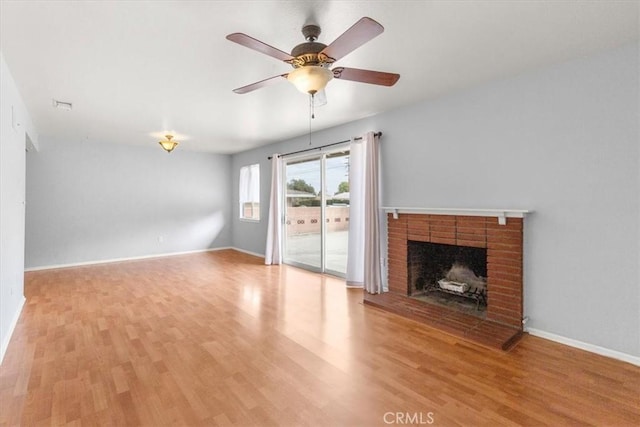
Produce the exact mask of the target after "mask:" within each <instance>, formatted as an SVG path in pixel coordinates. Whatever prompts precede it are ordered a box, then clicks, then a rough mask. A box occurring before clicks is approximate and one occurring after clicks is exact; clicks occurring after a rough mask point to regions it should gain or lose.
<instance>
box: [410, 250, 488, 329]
mask: <svg viewBox="0 0 640 427" xmlns="http://www.w3.org/2000/svg"><path fill="white" fill-rule="evenodd" d="M407 244H408V248H407V249H408V257H407V261H408V269H407V270H408V274H409V277H408V289H407V291H408V295H409V296H410V297H412V298H416V299H419V300H422V301H425V302H428V303H432V304H437V305H444V306H446V307H449V308H452V309H454V310H457V311H461V312H464V313H467V314H472V315H475V316H478V317H483V318H484V317H485V315H486V308H487V279H486V277H487V250H486V249H484V248H474V247H468V246H457V245H444V244H439V243H427V242H417V241H412V240H410V241H408V242H407Z"/></svg>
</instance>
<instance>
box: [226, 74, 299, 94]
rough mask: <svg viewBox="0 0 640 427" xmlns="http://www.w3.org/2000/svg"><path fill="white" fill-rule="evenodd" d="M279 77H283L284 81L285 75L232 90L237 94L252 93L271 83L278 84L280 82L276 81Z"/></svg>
mask: <svg viewBox="0 0 640 427" xmlns="http://www.w3.org/2000/svg"><path fill="white" fill-rule="evenodd" d="M279 77H284V78H285V79H286V78H287V74H280V75H279V76H273V77H269V78H268V79H264V80H260V81H259V82H255V83H251V84H250V85H246V86H242V87H239V88H237V89H234V90H233V91H234V92H235V93H238V94H243V93H248V92H253V91H254V90H256V89H260V88H263V87H265V86H269V85H271V84H273V83H278V82H279V81H280V80H278V78H279Z"/></svg>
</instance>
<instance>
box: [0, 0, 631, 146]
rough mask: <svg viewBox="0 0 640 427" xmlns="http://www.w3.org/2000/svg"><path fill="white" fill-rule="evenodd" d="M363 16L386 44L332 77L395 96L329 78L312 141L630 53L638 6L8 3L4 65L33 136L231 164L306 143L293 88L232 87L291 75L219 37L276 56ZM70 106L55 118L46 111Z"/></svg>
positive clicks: (3, 14) (363, 51)
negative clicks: (170, 142)
mask: <svg viewBox="0 0 640 427" xmlns="http://www.w3.org/2000/svg"><path fill="white" fill-rule="evenodd" d="M363 16H369V17H371V18H373V19H375V20H377V21H378V22H380V23H381V24H382V25H383V26H384V27H385V32H384V33H383V34H381V35H380V36H378V37H376V38H374V39H373V40H371V41H370V42H368V43H367V44H365V45H364V46H362V47H360V48H359V49H357V50H356V51H354V52H353V53H351V54H349V55H347V56H346V57H344V58H342V59H341V60H340V61H338V62H337V63H336V66H344V67H353V68H365V69H373V70H379V71H387V72H395V73H399V74H400V75H401V78H400V81H399V82H398V83H397V84H396V85H395V86H393V87H381V86H374V85H368V84H363V83H356V82H349V81H339V80H333V81H331V82H330V83H329V85H328V86H327V89H326V93H327V98H328V104H327V105H325V106H323V107H320V108H318V109H317V111H316V118H315V119H314V120H313V122H312V123H311V129H312V130H314V131H315V130H320V129H324V128H328V127H332V126H336V125H339V124H342V123H346V122H349V121H353V120H356V119H360V118H363V117H367V116H370V115H373V114H377V113H380V112H382V111H386V110H390V109H394V108H397V107H399V106H402V105H408V104H413V103H416V102H419V101H421V100H426V99H432V98H435V97H438V96H441V95H443V94H445V93H448V92H452V91H458V90H461V89H463V88H466V87H471V86H473V85H477V84H480V83H482V82H486V81H490V80H494V79H500V78H505V77H509V76H514V75H517V74H519V73H522V72H526V71H527V70H530V69H534V68H538V67H542V66H545V65H548V64H552V63H556V62H560V61H564V60H568V59H571V58H576V57H580V56H584V55H588V54H591V53H594V52H597V51H600V50H604V49H609V48H612V47H615V46H618V45H622V44H624V43H627V42H630V41H632V40H636V39H638V18H639V15H638V2H637V1H635V0H632V1H612V0H603V1H591V0H589V1H562V0H558V1H512V0H509V1H500V0H488V1H92V2H88V1H87V2H80V1H55V2H53V1H52V2H46V1H5V0H2V2H1V3H0V19H1V21H0V31H1V32H0V41H1V48H2V52H3V55H4V56H5V59H6V61H7V64H8V65H9V68H10V70H11V72H12V74H13V77H14V79H15V80H16V83H17V85H18V88H19V90H20V92H21V94H22V96H23V98H24V100H25V103H26V104H27V108H28V109H29V111H30V112H31V115H32V118H33V121H34V123H35V126H36V128H37V129H38V131H39V133H40V135H44V136H52V137H58V138H82V139H87V140H95V141H101V142H104V141H110V142H116V143H124V144H136V145H146V144H156V141H157V140H158V138H159V137H161V136H162V135H163V134H164V133H165V132H167V131H172V132H174V133H175V134H177V136H178V138H179V140H180V141H182V144H181V145H180V147H179V149H180V150H197V151H210V152H217V153H234V152H239V151H244V150H247V149H250V148H253V147H257V146H260V145H265V144H269V143H272V142H275V141H280V140H284V139H288V138H292V137H294V136H298V135H302V134H306V133H308V132H309V126H310V120H309V111H308V104H309V102H308V98H307V96H306V95H304V94H302V93H300V92H298V91H297V90H296V89H295V88H294V87H293V86H292V85H291V84H290V83H288V82H287V81H286V80H284V79H283V80H282V82H280V83H278V84H275V85H272V86H269V87H266V88H263V89H260V90H258V91H255V92H251V93H248V94H244V95H237V94H234V93H233V92H232V89H234V88H237V87H240V86H244V85H246V84H249V83H253V82H255V81H258V80H262V79H264V78H267V77H271V76H274V75H277V74H282V73H286V72H288V71H289V70H290V69H291V68H290V66H289V65H287V64H285V63H283V62H280V61H278V60H276V59H274V58H271V57H268V56H266V55H262V54H260V53H258V52H255V51H252V50H249V49H247V48H245V47H242V46H240V45H238V44H235V43H232V42H230V41H228V40H226V39H225V36H226V35H227V34H230V33H233V32H243V33H246V34H248V35H250V36H252V37H255V38H257V39H259V40H261V41H263V42H265V43H267V44H270V45H272V46H274V47H277V48H279V49H281V50H284V51H287V52H288V51H290V50H291V48H293V46H295V45H296V44H298V43H301V42H303V41H304V40H303V36H302V34H301V33H300V29H301V27H302V26H303V25H304V24H305V23H316V24H319V25H320V26H321V27H322V34H321V35H320V38H319V41H320V42H323V43H325V44H329V43H330V42H331V41H333V40H334V39H335V38H337V37H338V36H339V35H340V34H342V33H343V32H344V31H345V30H346V29H347V28H349V27H350V26H351V25H352V24H353V23H355V22H356V21H357V20H358V19H360V18H361V17H363ZM53 99H57V100H60V101H68V102H72V103H73V110H72V111H62V110H59V109H54V108H53V106H52V100H53Z"/></svg>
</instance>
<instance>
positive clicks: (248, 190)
mask: <svg viewBox="0 0 640 427" xmlns="http://www.w3.org/2000/svg"><path fill="white" fill-rule="evenodd" d="M245 203H260V165H259V164H255V165H250V166H245V167H243V168H240V212H241V214H240V216H241V217H242V216H243V215H242V209H244V204H245Z"/></svg>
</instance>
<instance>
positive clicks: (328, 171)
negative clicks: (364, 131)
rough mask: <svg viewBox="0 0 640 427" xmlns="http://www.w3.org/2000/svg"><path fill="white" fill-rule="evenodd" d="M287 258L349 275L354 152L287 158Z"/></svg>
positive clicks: (285, 176) (309, 267)
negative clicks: (351, 169) (350, 195)
mask: <svg viewBox="0 0 640 427" xmlns="http://www.w3.org/2000/svg"><path fill="white" fill-rule="evenodd" d="M284 172H285V173H284V181H285V183H284V185H285V195H286V197H285V207H284V212H285V233H284V235H285V245H284V247H285V250H284V255H285V256H284V261H285V262H286V263H287V264H292V265H297V266H300V267H303V268H307V269H310V270H313V271H318V272H326V273H330V274H334V275H337V276H345V274H346V268H347V245H348V238H349V151H348V149H346V150H341V151H335V152H330V153H324V154H316V155H313V156H310V157H309V156H307V157H300V158H295V159H288V160H286V162H285V171H284Z"/></svg>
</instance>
